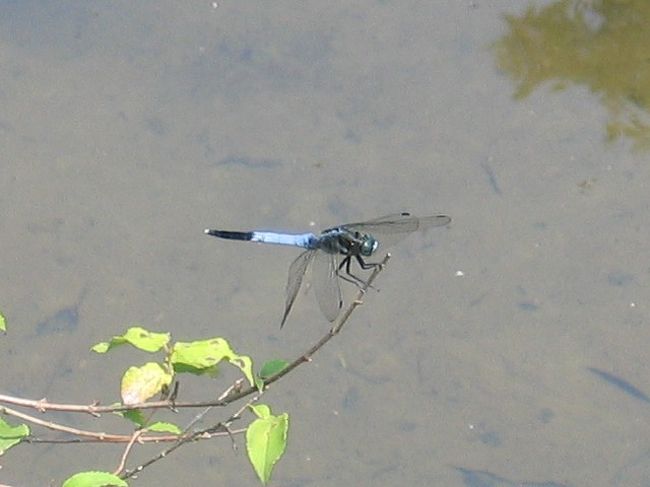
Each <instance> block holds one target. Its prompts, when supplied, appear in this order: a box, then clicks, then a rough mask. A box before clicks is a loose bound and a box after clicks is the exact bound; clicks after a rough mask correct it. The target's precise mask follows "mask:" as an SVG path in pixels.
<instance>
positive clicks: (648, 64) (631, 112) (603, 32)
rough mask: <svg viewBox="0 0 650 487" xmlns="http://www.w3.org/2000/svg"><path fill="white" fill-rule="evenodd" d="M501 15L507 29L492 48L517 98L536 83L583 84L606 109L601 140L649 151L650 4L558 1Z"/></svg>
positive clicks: (607, 0)
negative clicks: (623, 141) (627, 140)
mask: <svg viewBox="0 0 650 487" xmlns="http://www.w3.org/2000/svg"><path fill="white" fill-rule="evenodd" d="M505 20H506V22H507V24H508V29H509V32H508V33H507V34H506V35H505V36H504V37H503V38H502V39H500V40H499V41H498V42H497V43H496V44H495V45H494V48H495V51H496V56H497V63H498V66H499V68H500V69H502V70H503V71H504V72H505V73H507V74H509V75H510V76H511V77H512V78H513V79H514V80H515V81H516V83H517V89H516V92H515V97H516V98H518V99H521V98H524V97H526V96H528V95H529V94H530V93H531V92H532V91H533V90H534V89H535V88H537V87H539V86H540V85H542V84H543V83H551V84H552V85H553V87H554V88H555V89H557V90H564V89H566V88H567V87H569V86H571V85H577V86H584V87H588V88H589V89H590V90H591V91H592V92H593V93H595V94H597V95H599V97H600V99H601V100H602V103H603V105H604V106H605V107H606V109H607V111H608V114H609V117H608V121H607V124H606V134H607V139H608V140H609V141H613V140H616V139H618V138H619V137H621V136H625V137H629V138H630V139H632V140H633V142H634V144H635V147H636V148H638V149H645V150H647V149H650V116H649V113H648V111H649V107H650V54H649V53H648V45H650V29H647V28H646V26H647V25H649V23H650V2H648V1H647V0H600V1H599V0H592V1H587V0H562V1H559V2H554V3H552V4H550V5H548V6H546V7H544V8H536V7H533V6H531V7H529V8H528V9H527V10H526V12H525V13H524V14H523V15H521V16H514V15H506V16H505Z"/></svg>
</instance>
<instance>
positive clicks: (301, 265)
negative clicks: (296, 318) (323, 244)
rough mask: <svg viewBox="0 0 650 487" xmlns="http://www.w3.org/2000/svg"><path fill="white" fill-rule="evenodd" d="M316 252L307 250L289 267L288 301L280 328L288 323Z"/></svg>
mask: <svg viewBox="0 0 650 487" xmlns="http://www.w3.org/2000/svg"><path fill="white" fill-rule="evenodd" d="M315 253H316V250H305V251H304V252H303V253H302V254H300V255H299V256H298V257H296V259H295V260H294V261H293V262H292V263H291V266H290V267H289V279H288V280H287V301H286V303H285V305H284V315H282V321H281V322H280V328H282V327H283V326H284V322H285V321H287V317H288V316H289V312H290V311H291V308H292V307H293V303H294V301H295V300H296V296H298V291H300V285H301V284H302V279H303V277H305V271H306V270H307V267H309V263H310V262H311V260H312V259H313V258H314V254H315Z"/></svg>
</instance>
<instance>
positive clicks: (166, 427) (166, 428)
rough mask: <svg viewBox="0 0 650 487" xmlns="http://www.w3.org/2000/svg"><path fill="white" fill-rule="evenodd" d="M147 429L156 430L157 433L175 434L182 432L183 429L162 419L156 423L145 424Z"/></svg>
mask: <svg viewBox="0 0 650 487" xmlns="http://www.w3.org/2000/svg"><path fill="white" fill-rule="evenodd" d="M147 430H149V431H156V432H158V433H173V434H175V435H180V434H181V433H182V432H183V430H181V429H180V428H179V427H178V426H177V425H175V424H174V423H167V422H164V421H158V422H157V423H153V424H151V425H149V426H147Z"/></svg>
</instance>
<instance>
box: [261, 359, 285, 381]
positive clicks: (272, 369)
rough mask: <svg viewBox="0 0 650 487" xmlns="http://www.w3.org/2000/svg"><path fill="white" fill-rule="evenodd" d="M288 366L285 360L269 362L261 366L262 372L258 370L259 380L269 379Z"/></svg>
mask: <svg viewBox="0 0 650 487" xmlns="http://www.w3.org/2000/svg"><path fill="white" fill-rule="evenodd" d="M287 365H289V362H287V361H286V360H280V359H277V360H269V361H268V362H266V363H265V364H264V365H262V370H260V379H262V380H266V379H268V378H269V377H272V376H274V375H275V374H277V373H279V372H281V371H282V370H284V369H285V368H286V366H287Z"/></svg>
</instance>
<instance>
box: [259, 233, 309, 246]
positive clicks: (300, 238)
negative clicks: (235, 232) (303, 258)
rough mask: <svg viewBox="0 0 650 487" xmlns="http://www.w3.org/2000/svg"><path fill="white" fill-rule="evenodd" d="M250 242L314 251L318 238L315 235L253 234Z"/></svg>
mask: <svg viewBox="0 0 650 487" xmlns="http://www.w3.org/2000/svg"><path fill="white" fill-rule="evenodd" d="M252 233H253V235H252V236H251V238H250V240H251V241H253V242H263V243H270V244H277V245H291V246H293V247H302V248H305V249H314V248H316V246H317V244H318V238H317V237H316V235H314V234H313V233H300V234H292V233H276V232H252Z"/></svg>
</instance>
